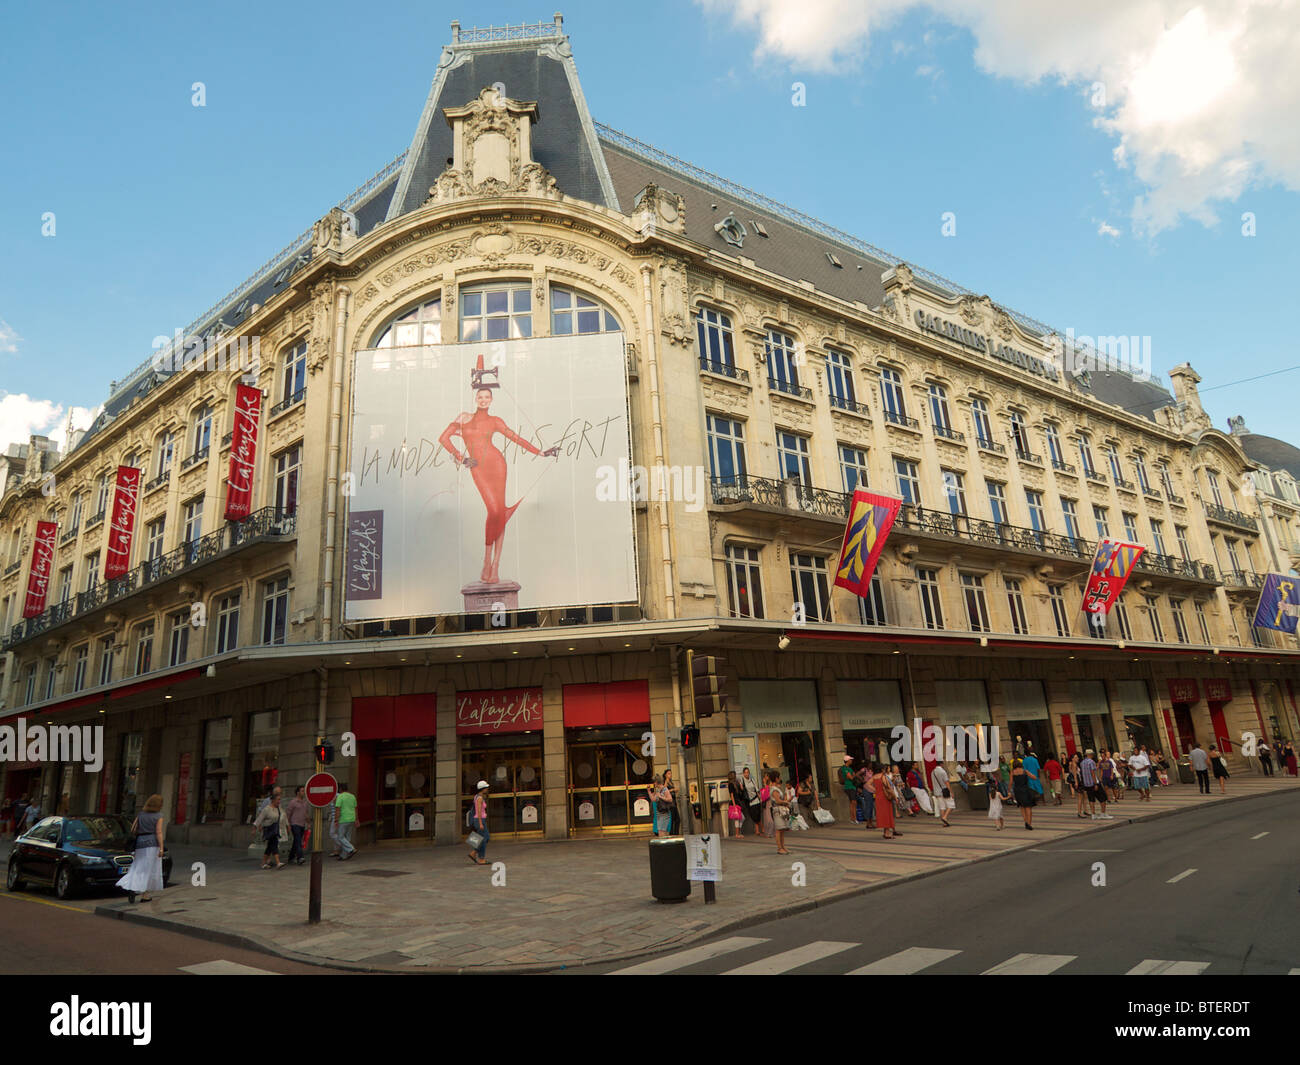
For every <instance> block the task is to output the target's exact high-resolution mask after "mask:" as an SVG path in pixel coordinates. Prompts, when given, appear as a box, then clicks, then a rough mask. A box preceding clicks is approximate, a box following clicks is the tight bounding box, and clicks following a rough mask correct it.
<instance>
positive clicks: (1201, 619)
mask: <svg viewBox="0 0 1300 1065" xmlns="http://www.w3.org/2000/svg"><path fill="white" fill-rule="evenodd" d="M1193 609H1194V610H1195V611H1196V624H1197V626H1198V627H1199V628H1200V630H1201V642H1202V643H1204V644H1206V645H1207V646H1208V645H1211V644H1213V643H1214V641H1213V640H1211V639H1210V624H1209V622H1208V621H1207V620H1206V618H1205V607H1203V606H1202V605H1201V604H1200V603H1194V604H1193Z"/></svg>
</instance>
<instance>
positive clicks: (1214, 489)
mask: <svg viewBox="0 0 1300 1065" xmlns="http://www.w3.org/2000/svg"><path fill="white" fill-rule="evenodd" d="M1205 479H1206V480H1207V481H1209V483H1210V495H1211V496H1213V497H1214V502H1215V504H1216V505H1218V506H1220V507H1221V506H1223V496H1222V494H1220V492H1219V475H1218V473H1216V472H1215V471H1214V470H1208V469H1207V470H1206V471H1205Z"/></svg>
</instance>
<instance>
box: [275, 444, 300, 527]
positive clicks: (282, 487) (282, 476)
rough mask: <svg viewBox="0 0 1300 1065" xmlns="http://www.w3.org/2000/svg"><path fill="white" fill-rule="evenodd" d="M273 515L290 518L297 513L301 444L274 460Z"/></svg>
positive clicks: (287, 449) (280, 453) (279, 454)
mask: <svg viewBox="0 0 1300 1065" xmlns="http://www.w3.org/2000/svg"><path fill="white" fill-rule="evenodd" d="M273 466H274V469H275V513H276V516H277V517H286V518H288V517H292V516H293V515H294V514H296V513H297V512H298V474H299V472H300V471H301V469H302V444H294V445H293V446H292V447H287V448H285V449H284V450H283V451H281V452H279V453H278V454H277V455H276V456H275V458H274V460H273Z"/></svg>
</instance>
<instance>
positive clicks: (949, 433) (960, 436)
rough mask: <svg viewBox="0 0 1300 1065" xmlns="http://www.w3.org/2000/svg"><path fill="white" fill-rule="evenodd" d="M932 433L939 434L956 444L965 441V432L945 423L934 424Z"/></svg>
mask: <svg viewBox="0 0 1300 1065" xmlns="http://www.w3.org/2000/svg"><path fill="white" fill-rule="evenodd" d="M934 435H935V436H941V437H943V438H944V439H945V440H951V441H953V442H954V443H957V444H964V443H965V442H966V434H965V433H959V432H957V430H956V429H953V428H950V427H949V426H947V425H936V426H935V427H934Z"/></svg>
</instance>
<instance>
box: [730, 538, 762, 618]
mask: <svg viewBox="0 0 1300 1065" xmlns="http://www.w3.org/2000/svg"><path fill="white" fill-rule="evenodd" d="M727 598H728V600H729V603H730V606H731V616H732V617H733V618H761V617H763V616H764V615H763V572H762V566H761V565H760V564H759V549H758V548H757V547H746V546H744V545H742V544H728V545H727Z"/></svg>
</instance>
